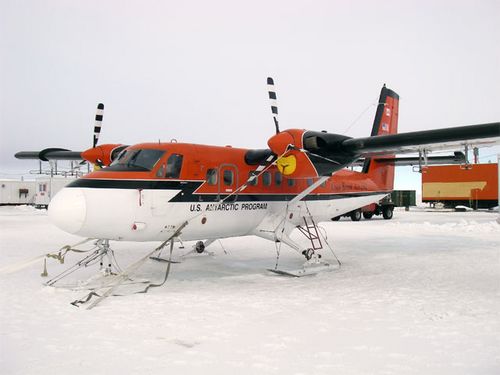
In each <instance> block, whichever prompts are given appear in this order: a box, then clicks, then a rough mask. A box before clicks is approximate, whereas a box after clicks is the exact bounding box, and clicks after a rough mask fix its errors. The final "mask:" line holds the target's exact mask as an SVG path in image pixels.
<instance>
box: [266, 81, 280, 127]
mask: <svg viewBox="0 0 500 375" xmlns="http://www.w3.org/2000/svg"><path fill="white" fill-rule="evenodd" d="M267 89H268V92H269V100H270V102H271V112H272V113H273V120H274V126H275V127H276V134H278V133H279V132H280V128H279V125H278V102H277V101H276V90H275V88H274V80H273V79H272V78H271V77H267Z"/></svg>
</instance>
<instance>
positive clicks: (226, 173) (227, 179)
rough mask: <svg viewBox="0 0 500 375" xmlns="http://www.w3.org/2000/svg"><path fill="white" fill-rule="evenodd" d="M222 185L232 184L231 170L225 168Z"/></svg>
mask: <svg viewBox="0 0 500 375" xmlns="http://www.w3.org/2000/svg"><path fill="white" fill-rule="evenodd" d="M223 178H224V185H226V186H231V185H232V184H233V171H231V170H229V169H226V170H225V171H224V175H223Z"/></svg>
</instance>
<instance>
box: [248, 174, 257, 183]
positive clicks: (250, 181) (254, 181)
mask: <svg viewBox="0 0 500 375" xmlns="http://www.w3.org/2000/svg"><path fill="white" fill-rule="evenodd" d="M252 176H255V178H253V179H251V180H250V177H252ZM248 179H249V181H248V185H250V186H256V185H257V182H258V181H257V180H258V177H257V172H255V171H251V172H248Z"/></svg>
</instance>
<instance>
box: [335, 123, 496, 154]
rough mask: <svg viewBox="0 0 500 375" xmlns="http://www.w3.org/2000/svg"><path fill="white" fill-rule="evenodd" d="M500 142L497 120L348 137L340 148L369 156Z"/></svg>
mask: <svg viewBox="0 0 500 375" xmlns="http://www.w3.org/2000/svg"><path fill="white" fill-rule="evenodd" d="M499 143H500V122H493V123H489V124H481V125H468V126H460V127H455V128H444V129H435V130H423V131H416V132H409V133H400V134H390V135H378V136H372V137H365V138H351V139H346V140H344V141H342V143H341V149H342V151H344V152H346V153H351V154H356V155H361V156H363V157H370V156H375V155H383V154H393V153H398V154H400V153H411V152H418V151H421V150H427V151H437V150H450V149H452V150H456V149H459V148H463V147H464V146H465V145H468V146H472V147H479V146H481V147H485V146H493V145H495V144H499Z"/></svg>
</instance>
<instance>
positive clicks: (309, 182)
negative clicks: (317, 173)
mask: <svg viewBox="0 0 500 375" xmlns="http://www.w3.org/2000/svg"><path fill="white" fill-rule="evenodd" d="M312 184H313V179H312V178H308V179H307V186H311V185H312Z"/></svg>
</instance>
